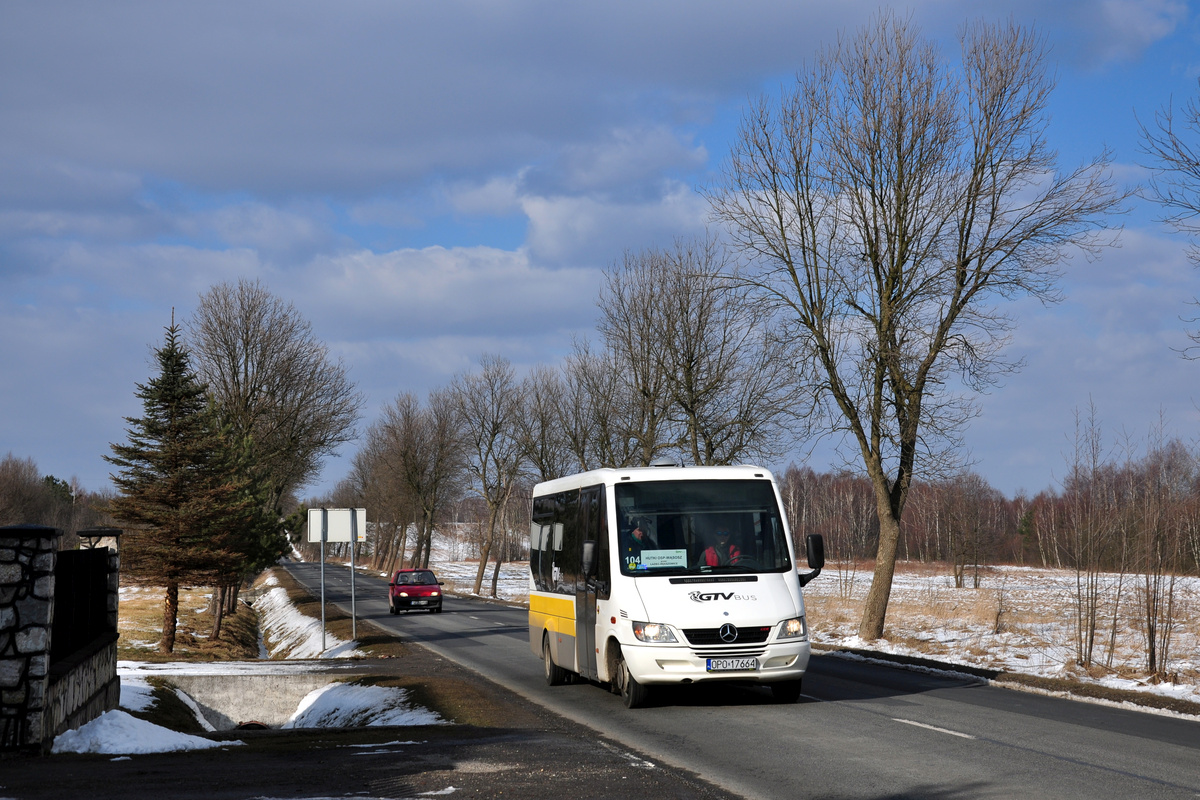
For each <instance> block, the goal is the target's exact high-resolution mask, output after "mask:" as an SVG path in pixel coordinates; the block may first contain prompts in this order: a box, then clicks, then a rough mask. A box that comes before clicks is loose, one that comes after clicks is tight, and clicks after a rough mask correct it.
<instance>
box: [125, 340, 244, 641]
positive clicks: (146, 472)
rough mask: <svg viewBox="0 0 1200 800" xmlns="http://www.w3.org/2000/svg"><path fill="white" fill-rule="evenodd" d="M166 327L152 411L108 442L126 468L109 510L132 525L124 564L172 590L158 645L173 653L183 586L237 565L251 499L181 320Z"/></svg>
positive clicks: (148, 403)
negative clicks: (120, 438) (119, 439)
mask: <svg viewBox="0 0 1200 800" xmlns="http://www.w3.org/2000/svg"><path fill="white" fill-rule="evenodd" d="M166 330H167V334H166V342H165V344H164V345H163V347H161V348H159V349H158V350H156V351H155V357H156V360H157V362H158V367H159V375H158V377H156V378H153V379H152V380H151V381H150V382H149V383H148V384H145V385H142V384H139V385H138V387H137V389H138V391H137V396H138V397H139V398H141V400H142V404H143V408H144V410H145V416H143V417H126V422H128V423H129V427H128V428H127V429H126V433H127V434H128V437H129V440H128V443H127V444H113V445H111V447H112V451H113V455H111V456H106V457H105V458H106V460H107V461H108V462H109V463H111V464H113V465H114V466H116V467H117V468H119V470H120V472H119V474H117V475H114V476H113V481H114V483H115V484H116V486H117V488H118V490H119V492H120V493H119V495H118V496H117V498H116V499H115V500H113V502H112V505H111V510H112V513H113V515H114V516H115V517H117V518H118V519H119V520H121V521H123V522H124V523H126V524H127V525H129V526H130V527H131V528H132V530H131V531H130V535H129V536H128V537H126V538H125V539H124V541H123V542H122V559H121V560H122V566H123V568H124V569H125V571H126V572H127V573H128V574H130V575H132V576H133V577H134V578H137V579H140V580H143V581H145V582H148V583H152V584H154V585H158V586H163V587H165V589H166V598H165V603H164V607H163V627H162V638H161V639H160V641H159V645H158V649H159V651H160V652H163V653H170V652H172V651H173V650H174V647H175V633H176V625H177V618H178V610H179V587H180V586H181V585H188V584H191V585H197V584H199V585H213V584H215V583H217V581H218V580H219V578H220V577H221V576H222V575H223V574H227V572H228V570H229V569H230V567H231V565H232V564H235V563H237V562H238V560H239V554H238V552H237V535H236V534H237V532H238V531H239V530H241V529H243V527H244V526H245V524H246V522H247V520H248V518H249V517H250V516H251V505H252V501H251V499H250V495H249V493H248V492H247V491H246V482H245V479H244V478H243V477H241V472H240V470H239V469H238V462H237V458H236V456H235V454H234V452H233V450H232V448H231V447H230V446H229V445H228V442H227V440H226V439H225V437H224V436H223V435H222V433H221V430H220V429H219V427H218V426H217V424H216V417H215V414H213V412H212V411H211V409H210V407H209V403H208V400H207V398H206V395H205V387H204V386H203V385H202V384H201V383H200V382H199V381H198V379H197V378H196V374H195V372H194V371H193V370H192V367H191V364H190V359H189V355H188V352H187V349H186V348H185V347H184V345H183V343H182V342H181V341H180V337H179V328H178V327H177V326H176V325H175V324H174V320H172V324H171V326H170V327H168V328H167V329H166Z"/></svg>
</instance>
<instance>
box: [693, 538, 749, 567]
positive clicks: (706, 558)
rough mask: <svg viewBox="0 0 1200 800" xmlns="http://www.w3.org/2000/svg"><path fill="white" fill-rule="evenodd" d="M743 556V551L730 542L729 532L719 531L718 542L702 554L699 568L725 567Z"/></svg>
mask: <svg viewBox="0 0 1200 800" xmlns="http://www.w3.org/2000/svg"><path fill="white" fill-rule="evenodd" d="M741 556H742V551H741V549H740V548H739V547H738V546H737V545H736V544H733V543H732V542H730V541H729V531H728V530H718V531H717V541H716V542H715V543H714V544H711V545H709V546H708V549H707V550H705V551H704V552H703V553H701V554H700V563H699V564H698V565H697V566H709V567H723V566H725V565H727V564H732V563H734V562H735V561H737V560H738V559H739V558H741Z"/></svg>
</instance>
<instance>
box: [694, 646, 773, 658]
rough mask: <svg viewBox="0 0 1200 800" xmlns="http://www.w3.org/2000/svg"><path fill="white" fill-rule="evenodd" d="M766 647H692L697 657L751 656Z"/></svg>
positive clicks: (765, 650) (754, 655)
mask: <svg viewBox="0 0 1200 800" xmlns="http://www.w3.org/2000/svg"><path fill="white" fill-rule="evenodd" d="M765 652H767V648H765V647H762V646H759V647H706V648H704V649H698V648H692V653H693V654H695V656H696V657H697V658H751V657H758V656H761V655H762V654H763V653H765Z"/></svg>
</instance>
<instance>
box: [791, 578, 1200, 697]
mask: <svg viewBox="0 0 1200 800" xmlns="http://www.w3.org/2000/svg"><path fill="white" fill-rule="evenodd" d="M870 579H871V568H870V565H866V564H847V563H833V564H830V565H828V566H827V567H826V572H825V573H824V574H823V575H822V576H821V577H820V578H819V579H818V580H816V581H814V582H813V583H811V584H809V586H808V587H806V588H805V592H804V599H805V605H806V607H807V612H808V616H809V620H810V625H811V627H812V629H813V632H814V641H817V642H822V643H833V642H836V641H837V640H845V639H847V638H851V637H853V636H854V634H855V633H856V632H857V629H858V623H859V621H860V620H861V618H862V612H863V606H864V601H865V596H866V587H867V586H868V585H869V583H870ZM973 579H974V573H973V572H971V573H968V574H967V576H966V586H965V587H963V588H956V587H955V586H954V580H953V574H952V572H951V570H950V567H949V565H946V564H922V563H916V562H900V563H898V564H897V568H896V579H895V582H894V584H893V589H892V595H891V600H890V602H889V604H888V611H887V628H886V630H885V633H884V636H885V638H886V640H887V643H890V644H893V645H897V646H900V647H903V648H905V649H906V650H910V651H913V652H917V653H921V654H924V655H926V656H929V657H931V658H936V659H944V660H948V661H956V662H960V663H964V662H965V663H969V664H971V665H974V666H978V667H982V668H995V669H1002V670H1003V669H1005V668H1006V667H1007V668H1008V669H1013V668H1017V667H1018V665H1021V664H1024V665H1026V666H1027V667H1029V668H1030V669H1032V670H1034V671H1039V672H1042V673H1053V674H1056V675H1061V676H1064V677H1066V676H1072V675H1073V676H1077V677H1084V676H1087V677H1092V678H1101V677H1119V678H1126V679H1131V680H1142V681H1144V680H1148V679H1150V677H1149V676H1147V675H1146V673H1145V670H1144V666H1145V664H1144V661H1145V657H1144V650H1145V643H1144V637H1143V635H1142V633H1141V630H1140V628H1139V624H1140V621H1139V619H1138V618H1137V616H1136V613H1137V607H1136V602H1135V601H1134V596H1135V595H1134V589H1133V588H1131V586H1130V585H1128V584H1127V585H1126V587H1125V593H1126V594H1125V598H1124V600H1123V601H1122V605H1121V607H1120V613H1119V614H1118V615H1117V620H1116V625H1115V628H1114V626H1113V620H1112V615H1111V614H1109V616H1108V618H1107V619H1105V620H1103V621H1102V623H1101V625H1100V630H1099V631H1098V638H1099V639H1101V640H1102V641H1101V642H1099V644H1098V647H1097V650H1096V652H1095V658H1096V660H1095V661H1094V662H1093V663H1092V664H1091V665H1088V666H1087V667H1086V668H1085V667H1083V666H1081V665H1079V664H1077V663H1076V659H1075V624H1074V618H1075V595H1074V578H1073V573H1066V572H1063V571H1055V570H1027V571H1024V572H1022V571H1020V570H1013V569H1011V568H1008V569H1006V568H985V569H981V570H980V588H978V589H976V588H973V582H974V581H973ZM1188 586H1193V584H1188ZM1194 591H1195V589H1194V588H1191V589H1189V588H1186V587H1184V586H1182V585H1181V588H1180V591H1179V595H1178V607H1177V609H1176V624H1177V627H1176V632H1175V637H1174V643H1173V645H1172V652H1171V656H1172V674H1171V675H1170V677H1171V678H1173V679H1175V680H1174V682H1179V683H1184V684H1195V683H1198V682H1200V665H1197V663H1196V661H1195V655H1196V649H1195V647H1194V643H1196V642H1197V641H1200V616H1198V615H1197V614H1196V611H1197V608H1196V605H1197V603H1196V601H1195V599H1194V598H1193V596H1192V594H1191V592H1194Z"/></svg>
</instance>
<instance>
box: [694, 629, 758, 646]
mask: <svg viewBox="0 0 1200 800" xmlns="http://www.w3.org/2000/svg"><path fill="white" fill-rule="evenodd" d="M683 635H684V636H686V637H687V640H688V643H689V644H693V645H696V646H697V647H714V646H715V647H738V646H743V647H744V646H745V645H750V644H762V643H763V642H765V641H766V640H767V637H768V636H770V635H771V626H770V625H768V626H766V627H765V628H738V632H737V638H736V639H734V640H733V641H730V642H727V641H725V640H724V639H722V638H721V629H720V628H684V629H683Z"/></svg>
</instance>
